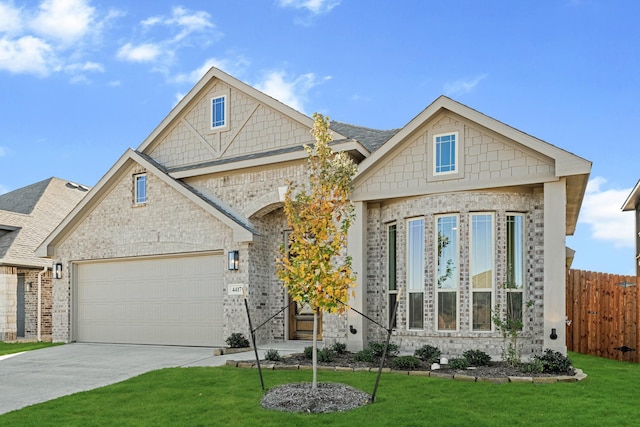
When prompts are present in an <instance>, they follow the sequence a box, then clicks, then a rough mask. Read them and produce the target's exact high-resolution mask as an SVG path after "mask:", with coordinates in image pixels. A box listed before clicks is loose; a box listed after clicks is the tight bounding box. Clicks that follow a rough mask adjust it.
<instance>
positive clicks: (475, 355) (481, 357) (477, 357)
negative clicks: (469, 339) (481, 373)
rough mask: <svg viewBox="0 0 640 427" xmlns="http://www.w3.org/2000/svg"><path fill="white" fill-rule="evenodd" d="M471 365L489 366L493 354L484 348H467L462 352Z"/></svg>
mask: <svg viewBox="0 0 640 427" xmlns="http://www.w3.org/2000/svg"><path fill="white" fill-rule="evenodd" d="M462 357H464V358H465V359H467V362H469V365H470V366H487V365H489V362H491V356H489V355H488V354H487V353H485V352H484V351H482V350H467V351H465V352H464V353H462Z"/></svg>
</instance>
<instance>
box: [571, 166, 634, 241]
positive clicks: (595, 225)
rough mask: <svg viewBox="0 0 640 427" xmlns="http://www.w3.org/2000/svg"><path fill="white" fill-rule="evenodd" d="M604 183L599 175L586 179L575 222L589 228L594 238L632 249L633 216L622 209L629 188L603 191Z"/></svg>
mask: <svg viewBox="0 0 640 427" xmlns="http://www.w3.org/2000/svg"><path fill="white" fill-rule="evenodd" d="M606 182H607V180H606V179H605V178H603V177H600V176H598V177H595V178H593V179H591V180H589V183H588V184H587V190H586V193H585V196H584V200H583V202H582V209H581V212H580V217H579V219H578V221H579V222H581V223H584V224H588V225H589V226H590V227H591V233H592V237H593V238H594V239H597V240H606V241H609V242H611V243H613V245H614V246H615V247H618V248H622V247H624V248H632V247H634V244H635V239H634V230H635V215H634V214H633V212H622V209H621V208H622V205H623V203H624V202H625V200H626V199H627V197H628V196H629V194H630V193H631V190H632V189H631V188H627V189H621V190H613V189H608V190H605V189H603V186H604V184H606Z"/></svg>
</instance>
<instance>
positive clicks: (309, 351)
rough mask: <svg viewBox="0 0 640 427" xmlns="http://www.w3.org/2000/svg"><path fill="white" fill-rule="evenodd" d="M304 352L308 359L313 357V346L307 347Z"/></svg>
mask: <svg viewBox="0 0 640 427" xmlns="http://www.w3.org/2000/svg"><path fill="white" fill-rule="evenodd" d="M303 353H304V357H306V358H307V359H313V346H311V345H310V346H309V347H305V348H304V350H303Z"/></svg>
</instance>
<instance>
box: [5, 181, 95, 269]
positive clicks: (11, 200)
mask: <svg viewBox="0 0 640 427" xmlns="http://www.w3.org/2000/svg"><path fill="white" fill-rule="evenodd" d="M88 190H89V188H88V187H85V186H81V185H78V184H75V183H72V182H69V181H66V180H63V179H59V178H49V179H46V180H44V181H40V182H37V183H35V184H31V185H29V186H26V187H23V188H19V189H17V190H14V191H12V192H10V193H6V194H3V195H0V265H15V266H28V267H45V266H47V265H49V261H47V260H43V259H42V258H39V257H37V256H36V255H35V250H36V248H37V247H38V246H39V245H40V243H42V241H43V240H44V239H45V238H46V237H47V236H48V235H49V233H51V231H52V230H53V229H54V228H55V227H56V226H57V225H58V224H59V223H60V221H62V220H63V219H64V217H66V216H67V214H69V212H71V210H72V209H73V208H74V206H76V205H77V204H78V202H79V201H80V200H81V199H82V198H83V197H84V196H85V195H86V194H87V191H88Z"/></svg>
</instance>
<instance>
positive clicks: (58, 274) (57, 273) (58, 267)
mask: <svg viewBox="0 0 640 427" xmlns="http://www.w3.org/2000/svg"><path fill="white" fill-rule="evenodd" d="M52 270H53V278H54V279H62V263H60V262H58V263H55V264H53V268H52Z"/></svg>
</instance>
